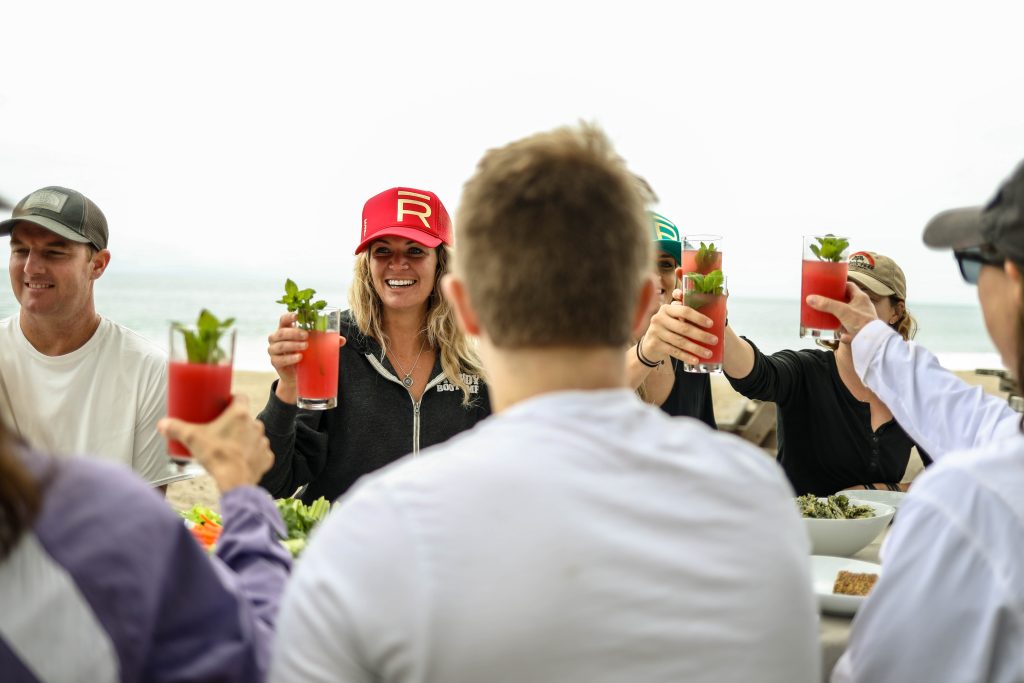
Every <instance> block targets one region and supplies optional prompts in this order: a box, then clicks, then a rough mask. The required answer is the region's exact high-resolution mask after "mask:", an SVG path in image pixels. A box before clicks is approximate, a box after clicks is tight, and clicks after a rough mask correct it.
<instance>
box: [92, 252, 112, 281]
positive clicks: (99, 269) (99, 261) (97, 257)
mask: <svg viewBox="0 0 1024 683" xmlns="http://www.w3.org/2000/svg"><path fill="white" fill-rule="evenodd" d="M109 265H110V250H108V249H101V250H100V251H97V252H96V253H95V254H93V256H92V258H91V259H90V260H89V276H90V277H91V278H92V279H93V280H98V279H100V276H101V275H103V273H104V272H105V271H106V270H107V266H109Z"/></svg>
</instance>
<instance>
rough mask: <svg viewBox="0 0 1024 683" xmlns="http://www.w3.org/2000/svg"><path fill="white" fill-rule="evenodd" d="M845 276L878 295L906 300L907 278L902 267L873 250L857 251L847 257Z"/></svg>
mask: <svg viewBox="0 0 1024 683" xmlns="http://www.w3.org/2000/svg"><path fill="white" fill-rule="evenodd" d="M848 266H849V267H848V270H847V276H846V278H847V279H848V280H851V281H853V282H856V283H857V284H858V285H861V286H863V287H865V288H866V289H868V290H869V291H871V292H874V293H875V294H878V295H879V296H895V297H896V298H897V299H899V300H900V301H906V300H907V279H906V278H905V277H904V276H903V269H901V268H900V267H899V266H897V265H896V262H895V261H893V260H892V259H891V258H889V257H888V256H882V255H881V254H876V253H875V252H873V251H858V252H857V253H855V254H852V255H851V256H850V259H849V264H848Z"/></svg>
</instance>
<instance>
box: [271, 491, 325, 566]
mask: <svg viewBox="0 0 1024 683" xmlns="http://www.w3.org/2000/svg"><path fill="white" fill-rule="evenodd" d="M274 502H275V503H277V511H278V512H280V513H281V518H282V519H283V520H284V525H285V528H287V529H288V538H287V539H285V540H283V541H281V542H282V543H283V544H284V547H286V548H288V551H289V552H290V553H291V554H292V557H298V556H299V555H300V554H301V553H302V551H303V550H304V549H305V548H306V539H307V538H308V536H309V533H310V532H311V531H312V530H313V528H314V527H315V526H316V525H317V524H319V523H320V522H321V521H322V520H323V518H324V517H326V516H327V513H328V512H330V511H331V504H330V503H328V502H327V499H326V498H324V497H323V496H320V497H319V498H317V499H316V500H314V501H313V502H312V503H310V504H309V505H306V504H305V503H303V502H302V501H301V500H299V499H298V498H280V499H278V500H276V501H274Z"/></svg>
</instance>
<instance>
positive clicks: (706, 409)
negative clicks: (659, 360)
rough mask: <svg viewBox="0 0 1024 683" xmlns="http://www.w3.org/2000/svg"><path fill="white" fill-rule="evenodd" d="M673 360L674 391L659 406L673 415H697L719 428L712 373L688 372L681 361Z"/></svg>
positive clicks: (696, 416)
mask: <svg viewBox="0 0 1024 683" xmlns="http://www.w3.org/2000/svg"><path fill="white" fill-rule="evenodd" d="M671 360H672V370H673V372H674V373H675V377H676V379H675V382H673V384H672V391H670V392H669V393H668V396H667V397H666V398H665V400H664V401H663V402H662V404H661V405H660V406H659V407H660V408H661V409H662V410H663V411H665V412H666V413H668V414H669V415H672V416H673V417H680V416H685V417H695V418H697V419H698V420H700V421H701V422H703V423H704V424H706V425H707V426H709V427H711V428H712V429H718V424H717V423H716V422H715V406H714V402H713V401H712V396H711V377H710V375H706V374H704V373H698V372H686V371H685V370H683V364H682V362H681V361H677V360H676V359H675V358H673V359H671Z"/></svg>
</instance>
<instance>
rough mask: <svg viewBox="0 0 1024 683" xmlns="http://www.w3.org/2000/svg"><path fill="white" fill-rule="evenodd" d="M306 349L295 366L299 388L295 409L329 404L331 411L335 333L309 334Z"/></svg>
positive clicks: (335, 396)
mask: <svg viewBox="0 0 1024 683" xmlns="http://www.w3.org/2000/svg"><path fill="white" fill-rule="evenodd" d="M306 343H307V344H308V346H307V347H306V350H305V351H303V352H302V360H300V361H299V364H298V365H296V366H295V371H296V375H297V376H296V381H297V383H298V389H299V397H300V398H299V407H300V408H307V407H310V406H308V405H303V403H306V402H321V401H324V402H326V401H330V402H332V405H331V406H329V407H331V408H333V407H334V406H335V405H337V400H338V356H339V354H338V347H339V346H340V343H341V335H340V334H339V333H338V332H310V333H309V338H308V339H307V340H306Z"/></svg>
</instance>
